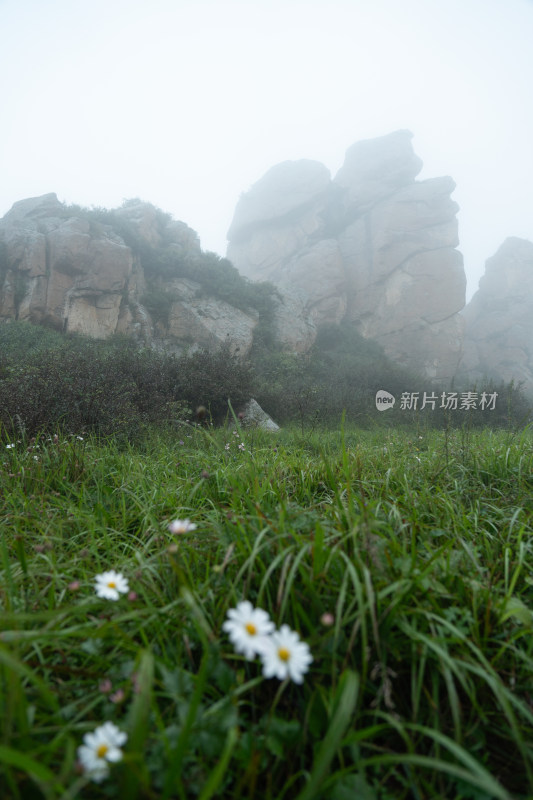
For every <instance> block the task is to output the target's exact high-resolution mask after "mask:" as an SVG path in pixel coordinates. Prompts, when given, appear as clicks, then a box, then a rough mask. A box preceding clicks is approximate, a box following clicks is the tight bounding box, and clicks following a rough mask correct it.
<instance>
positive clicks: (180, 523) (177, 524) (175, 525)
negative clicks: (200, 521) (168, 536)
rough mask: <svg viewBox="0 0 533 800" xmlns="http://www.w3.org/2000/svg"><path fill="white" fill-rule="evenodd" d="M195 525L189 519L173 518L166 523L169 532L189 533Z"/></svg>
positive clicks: (194, 528)
mask: <svg viewBox="0 0 533 800" xmlns="http://www.w3.org/2000/svg"><path fill="white" fill-rule="evenodd" d="M196 527H197V526H196V525H195V524H194V522H191V521H190V519H175V520H173V521H172V522H170V523H169V525H168V529H169V531H170V533H189V532H190V531H194V530H196Z"/></svg>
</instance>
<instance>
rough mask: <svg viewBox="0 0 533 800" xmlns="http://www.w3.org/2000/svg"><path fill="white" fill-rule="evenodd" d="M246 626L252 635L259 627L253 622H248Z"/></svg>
mask: <svg viewBox="0 0 533 800" xmlns="http://www.w3.org/2000/svg"><path fill="white" fill-rule="evenodd" d="M244 627H245V628H246V630H247V631H248V633H249V634H250V636H255V634H256V633H257V628H256V627H255V625H254V623H253V622H247V623H246V625H245V626H244Z"/></svg>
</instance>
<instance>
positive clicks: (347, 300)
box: [228, 131, 466, 380]
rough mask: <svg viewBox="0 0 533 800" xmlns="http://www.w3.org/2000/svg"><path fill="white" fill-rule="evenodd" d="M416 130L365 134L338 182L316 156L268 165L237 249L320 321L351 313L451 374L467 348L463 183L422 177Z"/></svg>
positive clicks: (421, 362) (248, 199)
mask: <svg viewBox="0 0 533 800" xmlns="http://www.w3.org/2000/svg"><path fill="white" fill-rule="evenodd" d="M411 138H412V134H411V133H409V131H396V132H395V133H392V134H389V135H388V136H383V137H381V138H379V139H374V140H369V141H363V142H358V143H356V144H355V145H353V146H352V147H350V148H349V150H348V152H347V154H346V159H345V162H344V164H343V166H342V167H341V169H340V170H339V172H338V173H337V175H336V176H335V178H334V180H333V181H331V180H329V177H328V174H327V170H326V168H325V167H322V168H320V167H321V165H318V164H317V162H312V161H309V162H307V161H306V162H301V161H298V162H285V163H284V164H280V165H279V166H278V167H275V168H273V169H271V170H269V172H268V173H267V174H266V175H265V176H264V178H262V179H261V180H260V181H258V182H257V184H255V186H254V187H252V189H250V191H249V192H247V193H246V194H245V195H243V196H242V197H241V199H240V201H239V204H238V205H237V208H236V211H235V217H234V220H233V222H232V225H231V227H230V230H229V233H228V239H229V245H228V257H229V258H230V259H231V260H232V261H233V263H234V264H235V266H236V267H237V268H238V269H239V271H240V272H241V273H243V274H245V275H247V276H248V277H250V278H252V279H255V280H258V279H261V280H269V281H272V282H273V283H275V284H276V286H277V287H278V288H279V289H280V293H281V295H282V297H283V296H284V294H285V293H287V294H289V295H290V296H291V298H294V297H298V298H299V301H300V303H301V304H302V307H303V308H302V310H303V315H300V317H302V316H303V317H305V316H307V318H308V319H309V320H311V321H312V322H313V324H314V325H315V326H316V328H319V327H320V326H321V325H327V324H331V323H338V322H340V321H341V320H343V319H348V320H350V321H352V322H353V323H355V324H356V326H357V327H358V329H359V330H360V332H361V333H362V334H363V335H364V336H366V337H369V338H373V339H377V340H378V341H380V342H381V343H382V344H383V346H384V348H385V351H386V353H387V354H388V355H389V356H391V357H392V358H395V359H397V360H398V361H399V362H401V363H402V364H404V365H405V366H407V367H410V368H412V369H414V370H416V371H419V372H422V373H423V374H425V375H426V376H427V377H429V378H432V379H433V378H435V379H439V380H445V379H450V378H452V377H453V374H454V370H455V367H456V365H457V362H458V360H459V358H460V354H461V339H462V321H461V320H460V319H459V318H458V317H456V315H457V314H458V312H459V311H460V310H461V309H462V308H463V307H464V303H465V290H466V277H465V273H464V269H463V260H462V256H461V254H460V253H459V251H458V250H457V249H456V248H457V246H458V244H459V238H458V231H457V217H456V215H457V211H458V206H457V204H456V203H455V202H454V201H453V200H452V199H451V194H452V192H453V191H454V189H455V183H454V182H453V180H452V179H451V178H448V177H443V178H433V179H431V180H426V181H421V182H417V181H415V177H416V175H417V174H418V172H419V171H420V169H421V167H422V162H421V161H420V159H419V158H418V156H416V155H415V154H414V152H413V148H412V145H411ZM304 178H305V180H304ZM303 187H306V188H305V190H304V188H303ZM287 304H290V303H289V302H288V303H287ZM278 333H279V334H280V336H281V338H282V340H283V341H284V343H285V346H286V347H287V348H288V349H292V350H295V351H300V352H301V351H305V350H306V349H308V344H307V343H306V344H302V343H300V345H297V346H295V343H294V333H295V331H294V327H292V329H291V326H287V328H286V334H285V332H284V327H283V326H282V325H279V326H278ZM313 340H314V337H313ZM311 343H312V342H311Z"/></svg>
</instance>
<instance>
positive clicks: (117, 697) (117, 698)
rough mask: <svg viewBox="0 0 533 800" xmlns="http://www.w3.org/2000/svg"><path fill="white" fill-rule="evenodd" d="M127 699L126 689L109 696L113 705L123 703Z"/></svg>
mask: <svg viewBox="0 0 533 800" xmlns="http://www.w3.org/2000/svg"><path fill="white" fill-rule="evenodd" d="M125 697H126V693H125V692H124V689H117V691H116V692H114V693H113V694H110V695H109V699H110V700H111V702H112V703H122V701H123V700H124V698H125Z"/></svg>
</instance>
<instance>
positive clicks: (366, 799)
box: [0, 427, 533, 800]
mask: <svg viewBox="0 0 533 800" xmlns="http://www.w3.org/2000/svg"><path fill="white" fill-rule="evenodd" d="M241 443H244V449H243V448H242V447H241V448H239V445H240V444H241ZM7 445H14V446H10V447H7ZM0 448H1V456H0V492H1V498H2V503H1V507H0V508H1V511H0V526H1V536H0V610H1V615H0V797H2V798H8V800H26V799H27V798H28V799H29V798H31V799H32V800H33V798H36V799H37V798H38V799H39V800H41V798H44V799H45V800H59V799H60V798H62V800H68V799H69V798H77V797H80V798H89V799H92V798H122V799H123V800H129V798H133V799H135V798H146V799H147V800H155V799H156V798H157V800H168V799H169V798H179V800H185V799H186V800H189V799H190V798H200V800H208V799H209V798H232V799H233V798H235V800H248V799H249V798H260V799H261V800H263V799H264V800H351V798H354V797H357V798H361V799H362V800H401V799H402V798H405V799H406V800H411V798H414V799H415V800H435V799H436V798H443V800H444V799H445V800H454V799H457V800H459V799H461V800H462V799H463V798H467V799H468V798H471V799H472V800H493V799H494V798H498V799H500V798H501V800H507V799H508V800H510V799H511V798H513V799H514V800H516V799H518V798H531V797H532V796H533V742H532V731H533V690H532V680H531V679H532V667H533V638H532V628H533V611H532V609H533V560H532V557H531V555H532V554H531V548H532V545H531V541H532V539H531V534H532V524H531V521H532V509H533V497H532V494H531V489H532V485H533V442H532V438H531V432H530V430H529V429H526V430H524V431H523V432H521V433H518V434H516V433H515V434H512V433H509V432H505V431H498V432H497V431H490V430H484V431H479V432H476V433H470V432H468V431H456V432H446V433H438V432H425V431H423V432H419V431H416V432H414V431H413V432H407V431H400V430H382V431H378V432H368V431H366V432H365V431H358V430H352V429H349V430H348V429H347V430H346V431H344V430H339V431H335V432H331V431H330V432H325V431H322V432H314V433H312V434H309V435H307V436H304V435H302V434H301V433H300V432H297V431H296V430H293V431H291V430H287V431H282V432H281V433H279V434H277V435H275V436H272V435H268V434H263V433H260V432H257V431H256V432H246V431H240V430H239V429H238V428H237V427H235V428H234V429H232V428H229V429H226V430H213V429H204V428H199V427H183V428H181V429H180V430H179V431H176V432H170V433H168V432H166V433H159V434H158V433H157V432H154V433H153V434H152V435H150V436H149V437H147V438H146V439H145V440H144V441H143V442H141V443H138V444H137V445H136V446H135V447H134V446H131V447H124V446H122V447H119V446H118V445H117V443H115V442H113V441H112V440H110V441H108V442H98V441H96V440H93V439H87V438H84V439H83V440H82V439H80V438H77V437H66V438H65V437H62V436H61V435H58V436H57V437H55V438H53V437H52V438H46V437H44V436H43V437H38V438H37V439H35V440H32V441H25V440H21V441H12V442H10V441H4V442H3V443H2V444H1V445H0ZM175 518H181V519H183V518H190V519H191V520H192V521H193V522H194V523H195V524H196V525H197V528H196V530H194V531H191V532H189V533H187V534H184V535H171V533H170V532H169V530H168V527H167V526H168V523H169V522H170V521H171V520H173V519H175ZM109 569H116V570H117V571H119V572H121V573H122V574H123V575H124V576H125V577H126V578H127V580H128V582H129V587H130V590H131V592H132V593H133V594H129V595H123V596H122V597H121V598H120V599H119V600H118V601H116V602H112V601H106V600H103V599H101V598H99V597H97V596H96V594H95V592H94V588H93V587H94V578H95V575H97V574H99V573H101V572H104V571H106V570H109ZM243 599H248V600H250V601H251V602H252V604H253V605H254V606H256V607H260V608H263V609H265V610H266V611H268V613H269V614H270V616H271V618H272V619H273V620H274V622H275V623H276V625H277V626H280V625H281V624H282V623H287V624H288V625H289V626H290V627H291V628H292V629H294V630H296V631H298V632H299V633H300V635H301V637H302V639H303V640H304V641H305V642H307V643H308V645H309V647H310V649H311V653H312V655H313V659H314V660H313V663H312V664H311V666H310V669H309V672H308V673H307V674H306V675H305V679H304V682H303V684H301V685H297V684H294V683H292V682H290V681H288V680H287V681H283V682H280V681H278V680H277V679H275V678H273V679H265V678H264V677H263V676H262V672H261V665H260V662H259V661H258V660H257V661H246V660H245V659H244V657H243V656H240V655H238V654H237V653H235V652H234V649H233V647H232V645H231V643H230V642H229V640H228V638H227V635H226V634H225V633H224V632H223V630H222V624H223V622H224V620H225V618H226V614H227V612H228V610H229V609H230V608H232V607H234V606H235V605H236V604H237V603H238V602H239V601H240V600H243ZM106 720H110V721H112V722H114V723H115V724H116V725H117V726H118V727H119V728H120V729H121V730H123V731H125V732H127V734H128V741H127V743H126V745H125V747H124V758H123V760H122V761H121V762H120V763H118V764H116V765H113V767H112V770H111V774H110V776H109V777H108V778H107V779H106V780H105V781H103V782H102V783H100V784H96V783H94V782H92V781H91V780H90V779H89V777H88V776H87V775H85V774H83V772H82V771H81V770H80V768H79V765H78V764H77V748H78V747H79V746H80V744H81V743H82V740H83V736H84V734H86V733H87V732H90V731H93V730H94V729H95V728H96V727H97V726H99V725H100V724H102V723H103V722H104V721H106Z"/></svg>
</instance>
